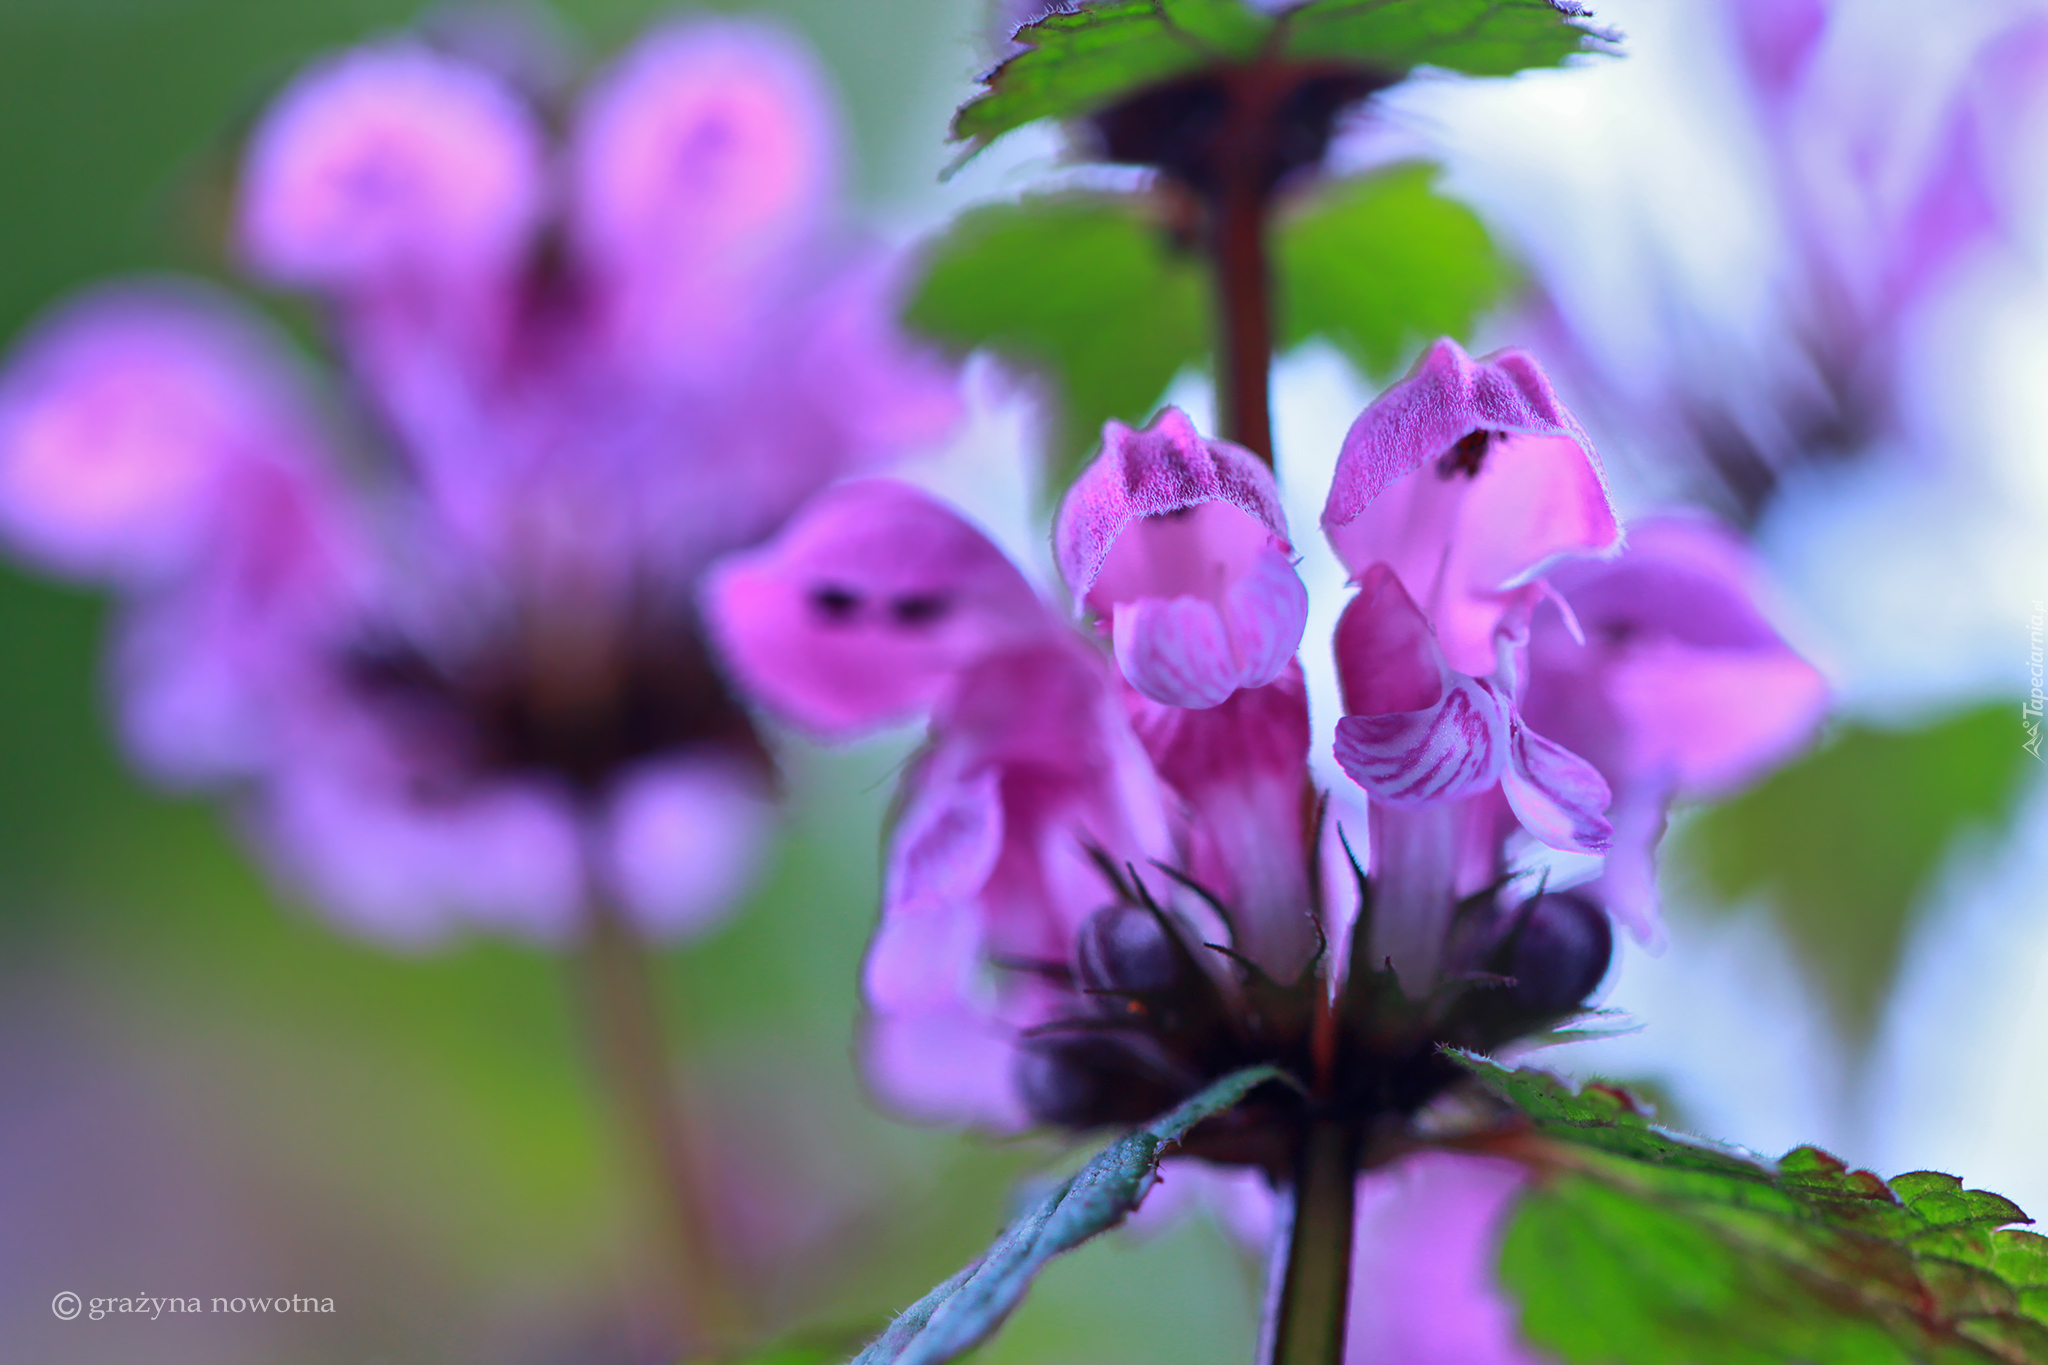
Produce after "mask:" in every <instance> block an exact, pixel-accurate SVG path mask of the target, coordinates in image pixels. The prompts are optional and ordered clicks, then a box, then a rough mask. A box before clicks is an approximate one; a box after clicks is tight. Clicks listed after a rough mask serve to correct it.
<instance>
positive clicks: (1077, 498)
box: [1053, 408, 1287, 601]
mask: <svg viewBox="0 0 2048 1365" xmlns="http://www.w3.org/2000/svg"><path fill="white" fill-rule="evenodd" d="M1217 503H1220V504H1223V505H1225V506H1228V507H1234V508H1236V509H1237V510H1238V511H1239V512H1241V513H1242V514H1244V516H1246V517H1249V518H1250V519H1251V520H1252V521H1253V522H1255V523H1257V525H1258V527H1259V528H1262V529H1263V530H1264V532H1265V534H1266V535H1268V536H1272V537H1275V538H1277V539H1278V540H1280V541H1281V542H1282V543H1283V544H1285V542H1286V539H1287V520H1286V516H1285V514H1284V513H1283V512H1282V511H1281V510H1280V496H1279V492H1278V490H1277V489H1276V488H1275V487H1274V484H1273V474H1272V471H1271V470H1269V469H1267V468H1266V466H1265V465H1264V464H1262V463H1260V461H1259V459H1258V457H1257V456H1255V455H1253V454H1251V453H1250V452H1249V451H1246V450H1244V449H1241V448H1240V447H1238V446H1234V445H1231V444H1230V443H1228V442H1226V441H1207V440H1204V439H1203V438H1202V436H1201V434H1200V433H1199V432H1197V431H1196V430H1195V427H1194V423H1192V422H1190V421H1189V420H1188V417H1187V414H1186V413H1184V412H1182V411H1181V410H1180V409H1179V408H1167V409H1165V410H1164V411H1162V412H1161V413H1160V414H1159V415H1158V416H1157V417H1155V418H1154V419H1153V420H1152V425H1151V426H1149V427H1146V428H1145V429H1144V430H1142V431H1133V430H1131V429H1130V428H1129V427H1127V426H1125V425H1124V424H1123V423H1121V422H1110V423H1109V424H1108V425H1106V426H1105V427H1103V429H1102V453H1101V454H1100V455H1098V456H1097V457H1096V458H1095V460H1094V461H1093V462H1092V463H1090V464H1089V466H1088V467H1087V468H1086V469H1084V470H1082V471H1081V475H1080V477H1079V478H1077V479H1076V480H1075V481H1074V485H1073V487H1072V488H1070V489H1068V490H1067V495H1066V497H1065V498H1064V499H1063V500H1062V501H1061V503H1060V510H1059V517H1058V520H1057V522H1056V524H1055V528H1054V531H1053V555H1054V557H1055V559H1056V560H1057V561H1058V563H1059V568H1060V573H1061V575H1062V576H1063V577H1064V578H1065V579H1066V581H1067V586H1068V587H1069V588H1071V589H1072V590H1073V593H1074V597H1075V599H1076V600H1077V601H1080V600H1085V599H1086V598H1088V596H1089V595H1090V594H1091V593H1092V592H1094V591H1095V580H1096V578H1097V576H1098V575H1100V574H1101V573H1103V571H1104V570H1105V568H1107V567H1108V561H1109V559H1110V555H1111V552H1112V551H1113V550H1115V549H1116V548H1117V543H1118V541H1119V540H1120V539H1121V538H1122V537H1123V536H1124V535H1125V533H1126V531H1127V530H1129V529H1130V527H1131V523H1133V522H1135V521H1141V520H1142V519H1144V518H1147V517H1168V516H1170V515H1171V514H1173V513H1177V512H1186V511H1189V510H1191V509H1194V508H1200V507H1204V506H1206V505H1209V504H1217ZM1213 524H1214V525H1215V526H1216V528H1217V529H1216V530H1213V531H1209V532H1208V534H1197V533H1191V532H1189V531H1185V530H1184V531H1183V532H1182V533H1181V534H1179V535H1175V523H1172V522H1169V523H1166V525H1165V526H1164V527H1161V528H1159V529H1160V530H1161V531H1162V532H1163V533H1164V534H1166V535H1168V536H1171V537H1173V539H1174V541H1175V542H1176V543H1172V544H1170V546H1169V547H1167V548H1165V549H1164V550H1162V551H1161V552H1158V553H1156V554H1153V555H1148V556H1144V557H1143V559H1142V561H1141V562H1140V563H1139V564H1135V565H1133V566H1131V567H1130V568H1129V569H1128V570H1127V574H1128V578H1127V579H1126V580H1125V581H1121V582H1119V583H1118V584H1117V585H1115V587H1114V588H1113V589H1112V596H1111V600H1117V599H1124V598H1130V597H1136V596H1155V597H1157V596H1177V595H1180V594H1182V593H1186V592H1189V591H1193V590H1195V584H1196V583H1198V582H1206V581H1207V579H1208V578H1209V577H1210V576H1211V575H1212V573H1213V572H1214V571H1213V569H1212V568H1211V564H1212V562H1213V561H1214V560H1216V559H1222V560H1223V561H1224V562H1225V565H1226V568H1237V567H1241V566H1238V565H1235V564H1232V563H1231V562H1230V561H1232V560H1234V559H1237V558H1242V557H1247V556H1248V555H1249V554H1250V553H1251V552H1252V551H1253V550H1255V549H1256V548H1257V547H1258V546H1260V545H1262V544H1264V543H1265V540H1264V537H1263V536H1259V535H1257V534H1256V533H1248V532H1236V533H1233V528H1234V527H1235V526H1236V525H1237V523H1235V522H1234V521H1231V520H1224V521H1222V522H1218V523H1213ZM1182 525H1183V526H1185V523H1182ZM1232 540H1235V541H1236V542H1238V543H1237V544H1235V545H1233V544H1231V543H1230V542H1231V541H1232ZM1231 576H1235V575H1234V574H1233V575H1231Z"/></svg>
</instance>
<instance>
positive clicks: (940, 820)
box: [862, 767, 1005, 1011]
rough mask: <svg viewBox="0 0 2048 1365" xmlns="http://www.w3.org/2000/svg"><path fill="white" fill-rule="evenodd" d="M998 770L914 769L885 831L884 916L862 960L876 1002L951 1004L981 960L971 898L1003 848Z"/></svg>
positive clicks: (966, 991)
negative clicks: (909, 794)
mask: <svg viewBox="0 0 2048 1365" xmlns="http://www.w3.org/2000/svg"><path fill="white" fill-rule="evenodd" d="M1002 776H1003V774H1002V771H1001V770H1000V769H999V768H993V767H984V768H979V769H975V770H969V771H968V772H965V773H961V774H958V775H956V776H953V777H952V778H951V780H948V779H947V778H946V777H945V776H938V775H932V774H928V773H926V774H914V775H913V776H912V777H911V779H910V782H911V783H913V784H914V787H915V792H916V795H915V797H914V798H913V799H912V800H911V802H910V803H909V804H908V805H907V806H906V808H905V809H904V812H903V814H902V817H901V818H900V819H899V820H898V822H897V825H896V828H895V830H894V831H893V832H892V833H891V836H890V840H889V864H888V868H887V870H886V872H885V874H884V878H883V888H884V889H883V911H884V914H883V919H882V924H881V927H880V928H879V929H878V930H877V931H876V934H875V941H874V943H873V944H872V945H870V947H869V949H868V956H867V961H866V963H865V965H864V967H863V969H862V981H863V982H864V985H865V989H866V993H867V999H868V1003H869V1004H870V1005H871V1006H873V1007H874V1008H876V1009H879V1010H884V1011H887V1010H897V1009H905V1008H912V1007H921V1006H926V1005H930V1004H932V1003H934V1002H937V1003H941V1004H947V1003H953V1004H957V1003H959V1002H960V1001H962V1000H965V999H967V998H969V997H971V995H972V994H973V991H974V988H975V984H976V978H977V977H978V975H979V973H980V970H981V961H980V957H979V954H980V951H981V948H982V927H981V926H980V925H979V924H978V923H977V921H976V917H975V916H974V915H973V914H971V913H968V914H963V913H961V912H960V907H962V906H964V905H971V904H972V903H973V902H974V901H975V899H976V898H977V897H978V896H979V895H980V894H981V892H982V889H983V888H984V887H986V886H987V885H988V881H989V878H990V877H992V876H993V875H994V874H995V870H996V863H997V860H998V859H999V858H1000V857H1001V856H1002V852H1003V839H1004V833H1005V830H1004V815H1005V812H1004V809H1003V795H1002Z"/></svg>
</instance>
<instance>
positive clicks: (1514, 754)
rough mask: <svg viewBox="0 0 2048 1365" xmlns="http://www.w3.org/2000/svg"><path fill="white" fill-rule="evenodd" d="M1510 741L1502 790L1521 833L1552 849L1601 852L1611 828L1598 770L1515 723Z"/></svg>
mask: <svg viewBox="0 0 2048 1365" xmlns="http://www.w3.org/2000/svg"><path fill="white" fill-rule="evenodd" d="M1509 736H1510V738H1509V743H1508V754H1509V762H1508V766H1507V768H1506V770H1505V771H1504V772H1502V773H1501V790H1502V791H1503V792H1504V793H1505V794H1506V795H1507V799H1508V804H1509V805H1510V806H1512V807H1514V811H1515V818H1516V819H1518V820H1520V821H1521V822H1522V828H1524V829H1526V830H1528V831H1529V833H1531V834H1533V835H1535V836H1536V837H1537V838H1538V839H1540V840H1542V841H1543V842H1544V843H1546V844H1549V845H1550V846H1551V847H1552V848H1563V849H1571V850H1574V851H1576V852H1579V853H1605V852H1606V851H1607V846H1608V843H1609V841H1610V840H1611V839H1612V838H1613V835H1614V828H1613V826H1611V825H1609V824H1608V823H1607V817H1606V811H1607V805H1608V802H1609V801H1610V800H1611V799H1612V797H1611V794H1610V793H1609V792H1608V790H1607V782H1606V779H1604V778H1602V777H1601V776H1600V770H1599V769H1598V768H1595V767H1594V766H1593V765H1592V764H1590V763H1588V762H1587V761H1586V760H1585V759H1583V758H1580V757H1579V756H1578V755H1577V754H1575V753H1573V752H1572V751H1571V750H1569V749H1567V748H1565V747H1564V746H1563V745H1561V744H1557V743H1554V742H1552V741H1551V740H1547V739H1545V738H1544V737H1543V736H1541V735H1539V734H1537V733H1536V732H1535V731H1534V730H1531V729H1530V728H1529V727H1528V726H1527V725H1525V724H1523V723H1522V722H1521V720H1520V719H1519V718H1515V719H1514V720H1513V721H1512V722H1511V723H1510V726H1509Z"/></svg>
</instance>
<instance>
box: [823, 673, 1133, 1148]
mask: <svg viewBox="0 0 2048 1365" xmlns="http://www.w3.org/2000/svg"><path fill="white" fill-rule="evenodd" d="M1163 796H1164V794H1163V793H1162V792H1161V790H1160V788H1159V786H1158V779H1157V777H1156V776H1155V775H1154V773H1153V771H1152V767H1151V764H1150V762H1149V761H1148V760H1147V759H1146V757H1145V754H1144V751H1143V750H1142V749H1141V748H1140V747H1139V745H1138V743H1137V740H1136V737H1135V736H1134V735H1133V734H1132V733H1131V730H1130V726H1129V722H1128V721H1127V720H1126V719H1125V717H1124V714H1123V709H1122V704H1121V701H1120V698H1119V697H1118V695H1117V693H1116V692H1115V691H1114V689H1113V688H1112V686H1111V679H1110V677H1109V675H1108V673H1107V670H1106V668H1105V667H1104V665H1103V662H1102V660H1101V658H1100V656H1099V655H1098V654H1096V653H1095V652H1094V651H1093V650H1091V649H1090V648H1088V647H1087V646H1086V645H1085V644H1083V643H1082V642H1081V641H1079V640H1076V639H1073V638H1071V637H1070V636H1059V637H1054V638H1053V639H1052V640H1050V641H1048V642H1046V643H1043V644H1038V645H1034V646H1030V647H1027V648H1024V649H1020V650H1017V651H1013V652H1010V653H1005V654H1000V655H995V656H991V657H989V658H986V659H984V660H982V661H981V662H979V663H977V664H976V665H974V666H973V667H971V668H969V669H967V670H966V671H965V672H964V673H963V674H962V676H961V678H960V679H959V681H958V684H957V686H956V688H955V689H954V691H953V692H952V693H951V694H950V695H949V696H948V698H947V700H946V702H945V704H944V705H943V706H942V707H941V708H940V709H939V711H938V713H937V714H936V715H935V716H934V717H933V722H932V742H931V745H930V747H929V748H928V749H927V750H926V752H925V754H924V755H923V756H922V757H921V758H920V760H919V761H918V763H917V765H916V766H915V768H914V769H913V770H912V771H911V773H910V775H909V776H908V777H907V778H906V780H905V783H904V796H903V805H902V813H901V815H900V817H899V819H898V823H897V827H896V830H895V832H894V834H893V835H892V837H891V840H890V848H889V851H888V856H887V873H886V877H885V881H884V885H883V893H882V919H881V924H880V926H879V928H878V929H877V931H876V934H875V941H874V944H873V946H872V947H871V948H870V950H869V954H868V961H867V965H866V968H865V972H864V981H865V986H866V995H867V1000H868V1004H869V1006H870V1008H871V1009H872V1010H873V1011H874V1015H875V1018H874V1037H875V1038H876V1039H879V1040H883V1041H882V1043H881V1044H880V1045H879V1047H878V1048H875V1049H871V1052H870V1064H871V1067H873V1068H874V1074H875V1078H876V1083H877V1086H878V1087H879V1088H881V1089H883V1090H884V1092H885V1093H886V1094H888V1095H890V1096H892V1097H895V1098H896V1099H897V1101H898V1102H899V1103H902V1104H904V1105H905V1106H906V1107H909V1108H910V1109H911V1111H912V1112H914V1113H920V1114H923V1115H925V1116H928V1117H929V1116H941V1115H946V1114H949V1113H950V1115H951V1116H953V1117H958V1118H963V1119H970V1120H975V1121H995V1119H994V1118H992V1117H991V1116H992V1115H997V1114H999V1113H1000V1114H1002V1115H1008V1116H1009V1117H1008V1118H1004V1119H1003V1120H1002V1121H1004V1122H1009V1121H1010V1120H1011V1119H1015V1120H1016V1121H1019V1122H1021V1118H1022V1105H1021V1101H1019V1100H1018V1099H1016V1097H1015V1096H1013V1095H1010V1094H1009V1091H1008V1089H1007V1088H1008V1087H1010V1086H1011V1064H1010V1061H1009V1060H1005V1061H1004V1062H1003V1065H1002V1066H1001V1069H1000V1071H999V1072H997V1073H996V1074H997V1075H999V1076H1000V1084H1001V1087H1003V1088H1002V1089H1000V1090H999V1089H997V1088H996V1087H995V1086H994V1083H993V1082H992V1081H991V1078H990V1077H989V1076H986V1075H984V1076H981V1077H980V1078H979V1079H978V1080H976V1081H973V1082H972V1083H970V1082H969V1081H967V1080H966V1079H965V1078H964V1077H963V1075H962V1073H961V1072H960V1062H959V1058H960V1056H961V1053H962V1049H963V1048H965V1049H966V1050H967V1051H970V1052H974V1053H975V1055H977V1056H979V1055H982V1053H981V1051H977V1049H982V1050H985V1051H986V1054H987V1056H988V1057H989V1058H990V1059H993V1058H994V1057H995V1056H997V1055H998V1053H997V1052H996V1051H995V1050H994V1047H993V1042H994V1041H995V1040H1001V1039H1014V1037H1015V1036H1016V1030H1017V1029H1018V1028H1020V1027H1023V1026H1025V1025H1028V1024H1031V1023H1036V1022H1041V1021H1042V1020H1043V1018H1044V1017H1045V1014H1046V1011H1047V1009H1048V1008H1049V1006H1050V1004H1051V996H1050V993H1049V992H1048V990H1047V988H1046V987H1045V986H1044V984H1043V983H1042V982H1040V981H1039V980H1038V979H1037V978H1036V977H1034V976H1033V975H1032V974H1031V973H1029V972H1023V971H1018V970H1016V969H1015V968H1014V967H1013V966H1005V965H1003V964H1005V963H1015V962H1032V961H1039V962H1064V961H1067V960H1068V958H1069V956H1070V954H1071V952H1072V945H1073V942H1074V936H1075V934H1076V933H1077V932H1078V930H1079V928H1080V925H1081V923H1082V921H1083V920H1085V919H1086V917H1087V916H1088V914H1089V913H1090V912H1092V911H1093V910H1095V909H1096V908H1097V907H1099V906H1100V905H1101V904H1103V903H1104V901H1105V899H1106V897H1107V895H1108V888H1107V887H1106V885H1105V884H1104V882H1103V878H1102V874H1101V872H1100V870H1099V869H1098V868H1097V867H1096V866H1095V864H1094V862H1093V860H1092V859H1091V858H1090V856H1089V850H1090V848H1091V847H1095V848H1099V849H1101V850H1103V851H1105V852H1106V853H1107V854H1108V855H1109V856H1110V857H1111V858H1114V859H1117V860H1119V861H1123V860H1129V861H1132V862H1135V863H1137V864H1138V865H1140V866H1143V865H1144V864H1145V863H1146V861H1147V860H1148V859H1150V858H1153V857H1163V856H1166V855H1167V854H1169V853H1170V851H1171V850H1170V848H1169V846H1168V840H1167V825H1166V812H1165V809H1164V806H1163ZM939 1019H945V1020H950V1021H953V1027H951V1028H949V1029H939V1028H926V1027H925V1026H924V1023H926V1022H930V1021H934V1020H939ZM921 1021H922V1022H921ZM963 1035H964V1037H963ZM977 1040H978V1041H977ZM1005 1046H1006V1048H1007V1044H1006V1045H1005ZM1001 1055H1003V1056H1005V1057H1006V1058H1007V1057H1008V1053H1007V1051H1005V1052H1004V1053H1002V1054H1001ZM988 1065H990V1066H994V1065H995V1063H994V1061H993V1060H990V1061H989V1062H988ZM920 1077H922V1078H926V1080H925V1081H920V1080H919V1079H918V1078H920ZM933 1078H937V1079H933ZM927 1081H929V1082H930V1083H929V1084H927V1083H926V1082H927ZM941 1083H943V1084H945V1085H956V1084H957V1085H960V1086H962V1087H963V1089H962V1093H961V1094H960V1095H959V1096H956V1097H954V1098H952V1099H948V1098H947V1097H946V1095H945V1093H944V1092H943V1091H942V1090H939V1089H937V1088H936V1087H937V1086H938V1085H939V1084H941ZM992 1096H993V1097H995V1098H991V1097H992ZM998 1100H999V1101H1000V1102H999V1103H998Z"/></svg>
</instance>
